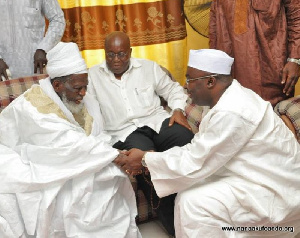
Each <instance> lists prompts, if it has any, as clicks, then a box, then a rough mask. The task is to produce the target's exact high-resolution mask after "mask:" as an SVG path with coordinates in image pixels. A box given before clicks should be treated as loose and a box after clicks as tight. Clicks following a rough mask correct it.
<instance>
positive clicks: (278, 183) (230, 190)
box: [115, 49, 300, 238]
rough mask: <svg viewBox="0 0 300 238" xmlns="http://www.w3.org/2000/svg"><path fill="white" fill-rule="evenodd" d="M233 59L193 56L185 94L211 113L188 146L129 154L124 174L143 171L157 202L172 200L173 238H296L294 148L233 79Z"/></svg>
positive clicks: (298, 180)
mask: <svg viewBox="0 0 300 238" xmlns="http://www.w3.org/2000/svg"><path fill="white" fill-rule="evenodd" d="M232 63H233V58H231V57H229V56H228V55H227V54H226V53H224V52H222V51H219V50H212V49H205V50H191V51H190V57H189V63H188V68H187V74H186V76H187V82H186V83H187V89H188V93H189V95H190V97H191V98H192V100H193V103H195V104H198V105H201V106H210V108H211V109H210V111H209V112H208V113H207V114H206V115H205V117H204V118H203V120H202V122H201V124H200V127H199V132H198V133H197V134H196V135H195V137H194V139H193V140H192V142H191V143H190V144H187V145H186V146H183V147H181V148H180V147H174V148H171V149H169V150H168V151H165V152H161V153H158V152H146V153H145V152H143V151H141V150H138V149H132V150H131V151H129V152H128V154H129V157H128V158H126V159H125V158H124V159H116V160H115V161H116V163H117V164H118V165H119V166H122V168H123V169H124V170H126V169H128V168H130V169H135V170H138V169H141V166H142V165H141V164H143V165H144V166H147V167H148V170H149V171H150V173H151V178H152V182H153V184H154V187H155V189H156V191H157V194H158V195H159V196H160V197H164V196H167V195H169V194H173V193H176V192H177V193H178V195H177V198H176V201H175V227H176V237H180V238H188V237H208V238H210V237H211V238H215V237H277V238H279V237H281V238H282V237H294V236H295V235H296V234H297V233H298V232H299V231H300V176H299V174H300V146H299V144H298V143H297V141H296V139H295V137H294V135H293V133H292V132H291V131H290V130H289V129H288V128H287V127H286V126H285V124H284V123H283V121H282V120H281V119H280V118H279V117H278V116H277V115H276V114H275V113H274V112H273V108H272V106H271V104H270V103H269V102H266V101H264V100H263V99H261V97H259V96H258V95H257V94H256V93H254V92H253V91H252V90H250V89H247V88H244V87H242V86H241V85H240V84H239V83H238V81H236V80H235V79H232V77H231V76H230V70H231V66H232Z"/></svg>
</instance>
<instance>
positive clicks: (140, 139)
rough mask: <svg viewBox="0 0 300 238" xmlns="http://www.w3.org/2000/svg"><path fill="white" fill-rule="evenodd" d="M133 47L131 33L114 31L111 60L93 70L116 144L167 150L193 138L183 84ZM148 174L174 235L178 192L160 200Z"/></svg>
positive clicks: (147, 189)
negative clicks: (133, 52)
mask: <svg viewBox="0 0 300 238" xmlns="http://www.w3.org/2000/svg"><path fill="white" fill-rule="evenodd" d="M131 50H132V49H131V48H130V40H129V37H128V36H127V35H126V34H125V33H123V32H113V33H111V34H109V35H108V36H107V37H106V39H105V54H106V61H105V62H104V63H102V64H100V65H96V66H94V67H92V68H91V69H90V70H89V86H88V92H89V93H90V94H92V95H94V96H95V97H96V99H97V100H98V102H99V104H100V108H101V112H102V115H103V118H104V128H105V130H106V132H107V133H108V134H109V135H111V136H112V137H113V142H114V143H115V144H114V147H115V148H118V149H121V150H129V149H131V148H139V149H142V150H153V151H165V150H167V149H169V148H171V147H173V146H182V145H185V144H186V143H188V142H190V141H191V139H192V138H193V133H192V132H191V128H190V126H189V124H188V122H187V120H186V117H185V116H184V114H183V111H184V108H185V106H186V100H187V95H186V94H185V93H184V89H183V87H181V86H180V85H179V83H177V82H173V81H172V80H171V78H170V77H169V76H168V75H167V74H166V73H165V72H164V71H163V70H162V69H161V67H160V66H159V65H158V64H157V63H155V62H153V61H150V60H145V59H136V58H131ZM159 96H161V97H163V98H164V99H165V100H166V101H167V102H168V105H169V107H170V108H171V109H172V114H171V115H170V114H169V113H168V112H167V111H165V110H164V109H163V107H162V106H161V104H160V98H159ZM130 171H131V169H128V170H127V172H129V173H130ZM145 178H146V176H145V175H139V176H137V180H138V183H139V186H140V187H141V188H142V189H143V191H144V194H145V196H146V198H147V199H148V201H149V203H151V204H152V205H153V208H157V207H158V209H157V213H158V217H159V218H160V219H161V221H162V223H163V225H164V226H165V228H166V229H167V230H168V232H169V233H170V234H174V227H173V207H174V204H173V200H174V197H175V195H172V196H170V197H168V198H164V199H161V200H160V201H157V200H158V197H157V195H156V194H155V191H154V193H152V192H151V191H152V190H154V189H153V188H152V187H151V185H149V184H151V181H150V178H149V177H147V178H146V179H147V181H145ZM165 211H166V212H165ZM167 214H168V215H167ZM168 217H169V218H168Z"/></svg>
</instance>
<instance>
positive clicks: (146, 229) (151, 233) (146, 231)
mask: <svg viewBox="0 0 300 238" xmlns="http://www.w3.org/2000/svg"><path fill="white" fill-rule="evenodd" d="M139 229H140V232H141V234H142V237H143V238H170V237H171V236H169V235H168V233H167V232H166V231H165V230H164V228H163V227H162V225H161V223H160V222H159V221H157V220H154V221H150V222H146V223H144V224H141V225H139Z"/></svg>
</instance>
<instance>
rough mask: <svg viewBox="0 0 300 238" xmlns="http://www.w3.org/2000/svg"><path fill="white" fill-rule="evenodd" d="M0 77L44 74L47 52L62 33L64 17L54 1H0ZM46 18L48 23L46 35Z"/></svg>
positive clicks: (59, 38)
mask: <svg viewBox="0 0 300 238" xmlns="http://www.w3.org/2000/svg"><path fill="white" fill-rule="evenodd" d="M0 9H1V14H0V29H1V33H0V80H1V76H2V77H4V78H5V79H6V80H8V75H7V72H6V70H7V69H9V71H10V72H11V74H12V78H16V77H21V76H29V75H32V74H33V73H38V69H39V73H43V72H44V71H43V67H45V65H46V64H47V59H46V53H47V52H48V51H49V50H51V49H52V48H53V47H54V46H55V45H56V44H57V43H58V42H59V41H60V40H61V37H62V36H63V33H64V30H65V19H64V14H63V11H62V10H61V8H60V6H59V4H58V2H57V0H30V1H26V0H18V1H16V0H10V1H8V0H0ZM45 18H47V19H48V21H49V26H48V29H47V32H46V34H45Z"/></svg>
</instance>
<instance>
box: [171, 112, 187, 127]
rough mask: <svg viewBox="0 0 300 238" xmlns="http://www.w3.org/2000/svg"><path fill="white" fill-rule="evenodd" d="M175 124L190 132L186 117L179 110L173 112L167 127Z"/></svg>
mask: <svg viewBox="0 0 300 238" xmlns="http://www.w3.org/2000/svg"><path fill="white" fill-rule="evenodd" d="M175 122H176V123H178V124H180V125H182V126H184V127H186V128H187V129H189V130H192V128H191V127H190V125H189V123H188V121H187V119H186V117H185V116H184V115H183V113H182V112H181V111H180V110H174V112H173V115H172V116H171V118H170V122H169V126H173V124H174V123H175Z"/></svg>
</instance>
